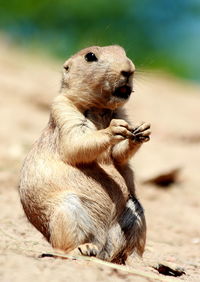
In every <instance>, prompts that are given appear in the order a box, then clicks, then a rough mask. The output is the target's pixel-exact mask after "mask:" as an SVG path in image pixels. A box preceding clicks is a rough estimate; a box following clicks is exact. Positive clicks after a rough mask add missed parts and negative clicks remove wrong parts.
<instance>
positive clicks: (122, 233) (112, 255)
mask: <svg viewBox="0 0 200 282" xmlns="http://www.w3.org/2000/svg"><path fill="white" fill-rule="evenodd" d="M145 242H146V222H145V217H144V211H143V208H142V206H141V204H140V203H139V201H138V200H137V199H136V198H135V197H131V198H130V199H129V200H128V202H127V204H126V207H125V210H124V211H123V213H122V214H121V216H120V218H119V220H118V222H117V223H116V224H114V225H113V226H112V228H111V229H110V231H109V234H108V239H107V243H106V245H105V247H104V249H103V250H102V251H101V253H100V257H101V258H102V259H105V260H108V261H112V262H115V263H118V264H124V263H125V261H126V259H127V257H128V256H129V255H131V254H132V253H133V252H136V253H137V254H138V255H140V256H142V254H143V252H144V247H145Z"/></svg>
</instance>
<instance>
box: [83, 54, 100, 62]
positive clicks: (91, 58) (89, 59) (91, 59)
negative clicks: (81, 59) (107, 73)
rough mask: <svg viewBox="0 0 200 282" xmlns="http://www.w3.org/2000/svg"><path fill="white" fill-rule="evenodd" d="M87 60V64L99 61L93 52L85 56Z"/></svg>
mask: <svg viewBox="0 0 200 282" xmlns="http://www.w3.org/2000/svg"><path fill="white" fill-rule="evenodd" d="M85 60H86V61H87V62H96V61H98V59H97V57H96V55H95V54H94V53H92V52H89V53H87V54H86V55H85Z"/></svg>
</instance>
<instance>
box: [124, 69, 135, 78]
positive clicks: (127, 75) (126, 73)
mask: <svg viewBox="0 0 200 282" xmlns="http://www.w3.org/2000/svg"><path fill="white" fill-rule="evenodd" d="M132 74H133V71H121V75H122V76H124V77H125V78H129V77H130V76H131V75H132Z"/></svg>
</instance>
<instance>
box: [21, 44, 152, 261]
mask: <svg viewBox="0 0 200 282" xmlns="http://www.w3.org/2000/svg"><path fill="white" fill-rule="evenodd" d="M88 52H93V53H94V54H95V55H96V57H97V59H98V61H92V62H88V61H86V60H85V55H86V54H87V53H88ZM134 70H135V67H134V65H133V63H132V62H131V61H130V59H128V58H127V57H126V54H125V51H124V49H123V48H121V47H119V46H108V47H98V46H94V47H89V48H86V49H83V50H81V51H80V52H79V53H77V54H76V55H74V56H72V57H71V58H70V59H69V60H67V61H66V62H65V64H64V69H63V79H62V85H61V93H60V95H59V96H58V97H57V98H56V99H55V100H54V102H53V105H52V107H51V114H50V120H49V123H48V125H47V127H46V129H45V130H44V131H43V133H42V136H41V137H40V139H39V140H38V141H37V142H36V143H35V145H34V146H33V148H32V150H31V151H30V153H29V154H28V156H27V157H26V159H25V162H24V165H23V168H22V172H21V182H20V188H19V192H20V197H21V202H22V205H23V207H24V211H25V213H26V215H27V217H28V219H29V220H30V222H31V223H32V224H33V225H34V226H35V227H36V228H37V229H38V230H39V231H40V232H42V233H43V235H44V236H45V237H46V238H47V240H48V241H50V242H51V244H52V246H53V247H55V248H58V249H62V250H64V251H65V252H71V251H72V252H73V253H76V252H79V253H81V254H83V255H95V256H97V257H99V258H102V259H105V260H108V261H114V262H117V263H122V262H124V261H125V260H126V258H127V255H130V254H131V253H132V252H133V251H136V252H137V253H139V254H140V255H142V253H143V251H144V246H145V237H146V226H145V218H144V213H143V209H142V207H141V205H140V203H139V202H138V200H137V199H136V196H135V188H134V181H133V179H134V177H133V172H132V170H131V169H130V167H129V165H128V160H129V159H130V158H131V157H132V156H133V155H134V153H135V152H136V151H137V150H138V148H139V147H140V145H141V144H142V142H144V141H147V140H148V138H149V135H150V131H149V125H148V124H142V125H141V126H139V127H137V128H136V129H135V131H134V128H132V127H131V126H130V125H129V123H128V122H127V121H126V117H125V114H124V113H123V110H122V106H123V104H124V103H125V102H126V101H127V100H128V98H127V99H124V98H122V97H117V96H116V95H113V93H114V91H115V90H116V89H117V88H118V87H122V86H124V85H126V86H129V87H130V88H132V83H133V72H134ZM123 72H126V73H127V72H128V73H129V75H128V77H127V75H124V74H123ZM122 94H123V93H122ZM134 132H135V135H134ZM136 133H137V134H138V133H139V135H137V134H136ZM136 135H137V136H138V137H137V138H138V139H137V138H136Z"/></svg>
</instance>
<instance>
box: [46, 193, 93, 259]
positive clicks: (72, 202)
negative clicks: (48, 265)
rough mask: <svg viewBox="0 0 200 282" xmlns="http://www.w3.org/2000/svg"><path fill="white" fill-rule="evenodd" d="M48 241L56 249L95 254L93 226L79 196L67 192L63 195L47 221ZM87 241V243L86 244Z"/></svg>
mask: <svg viewBox="0 0 200 282" xmlns="http://www.w3.org/2000/svg"><path fill="white" fill-rule="evenodd" d="M49 231H50V243H51V244H52V246H53V247H54V248H56V249H60V250H63V251H65V252H66V253H71V254H79V255H80V254H82V255H89V256H90V255H96V254H97V253H98V247H97V246H96V245H95V244H92V243H91V242H92V241H93V239H94V234H95V226H94V225H93V222H92V219H91V216H90V215H89V213H88V212H87V210H86V209H85V207H84V205H83V203H82V202H81V201H80V199H79V197H78V196H77V195H75V194H72V193H69V194H67V195H65V196H63V199H62V202H61V203H59V204H58V207H56V209H55V211H54V212H53V214H52V216H51V217H50V223H49ZM86 243H87V244H86Z"/></svg>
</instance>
